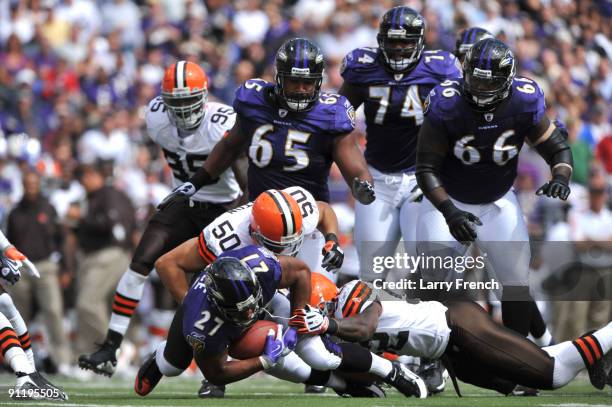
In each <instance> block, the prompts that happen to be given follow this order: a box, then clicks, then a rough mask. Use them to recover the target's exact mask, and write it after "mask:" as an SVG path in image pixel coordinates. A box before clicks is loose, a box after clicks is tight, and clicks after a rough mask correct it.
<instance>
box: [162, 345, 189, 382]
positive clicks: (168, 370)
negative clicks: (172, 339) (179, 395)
mask: <svg viewBox="0 0 612 407" xmlns="http://www.w3.org/2000/svg"><path fill="white" fill-rule="evenodd" d="M165 350H166V341H163V342H161V343H160V344H159V345H158V346H157V350H156V353H155V363H157V367H158V368H159V371H160V372H162V374H163V375H164V376H168V377H172V376H178V375H180V374H181V373H183V371H184V370H185V369H179V368H178V367H176V366H174V365H172V364H171V363H170V362H168V361H167V360H166V358H165V357H164V351H165Z"/></svg>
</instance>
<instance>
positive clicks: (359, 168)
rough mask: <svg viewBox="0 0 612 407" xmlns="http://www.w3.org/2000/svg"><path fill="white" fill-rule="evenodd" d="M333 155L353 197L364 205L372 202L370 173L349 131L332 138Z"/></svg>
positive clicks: (372, 189)
mask: <svg viewBox="0 0 612 407" xmlns="http://www.w3.org/2000/svg"><path fill="white" fill-rule="evenodd" d="M333 157H334V161H335V162H336V164H337V165H338V168H340V172H341V173H342V176H343V177H344V180H345V181H346V183H347V184H348V185H349V186H350V187H351V191H352V192H353V196H354V197H355V199H357V200H358V201H359V202H361V203H362V204H365V205H367V204H369V203H372V202H373V201H374V199H375V196H374V188H373V187H372V185H373V180H372V175H371V174H370V171H369V170H368V166H367V165H366V161H365V158H363V154H362V152H361V150H360V149H359V147H358V146H357V143H356V142H355V139H354V137H352V136H351V133H349V134H346V135H344V136H340V137H338V138H336V139H335V140H334V150H333Z"/></svg>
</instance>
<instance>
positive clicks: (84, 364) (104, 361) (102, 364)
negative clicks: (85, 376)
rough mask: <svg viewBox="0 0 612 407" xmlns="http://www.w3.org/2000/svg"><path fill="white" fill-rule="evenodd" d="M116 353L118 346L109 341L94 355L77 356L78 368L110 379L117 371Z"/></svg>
mask: <svg viewBox="0 0 612 407" xmlns="http://www.w3.org/2000/svg"><path fill="white" fill-rule="evenodd" d="M118 353H119V347H118V346H116V345H115V344H113V343H111V342H109V341H104V343H103V344H102V345H100V348H99V349H98V350H97V351H95V352H94V353H90V354H86V355H81V356H79V367H80V368H81V369H86V370H91V371H92V372H94V373H97V374H101V375H104V376H108V377H111V376H112V375H113V373H115V370H116V369H117V355H118Z"/></svg>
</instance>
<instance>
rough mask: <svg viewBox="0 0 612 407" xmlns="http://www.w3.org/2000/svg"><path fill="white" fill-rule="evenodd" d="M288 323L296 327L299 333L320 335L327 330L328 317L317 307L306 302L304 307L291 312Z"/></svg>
mask: <svg viewBox="0 0 612 407" xmlns="http://www.w3.org/2000/svg"><path fill="white" fill-rule="evenodd" d="M289 325H291V326H293V327H295V328H297V332H298V333H299V334H307V335H320V334H323V333H325V332H326V331H327V328H328V327H329V318H328V317H327V315H325V314H323V311H321V310H320V309H319V308H316V307H313V306H312V305H310V304H306V308H300V309H296V310H295V311H294V312H293V316H292V317H291V320H290V321H289Z"/></svg>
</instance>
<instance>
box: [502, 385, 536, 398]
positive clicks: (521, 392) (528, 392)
mask: <svg viewBox="0 0 612 407" xmlns="http://www.w3.org/2000/svg"><path fill="white" fill-rule="evenodd" d="M509 395H510V396H516V397H536V396H539V395H540V390H538V389H533V388H531V387H527V386H522V385H520V384H517V385H516V387H515V388H514V389H513V390H512V393H510V394H509Z"/></svg>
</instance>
